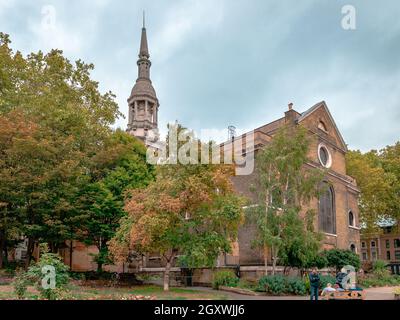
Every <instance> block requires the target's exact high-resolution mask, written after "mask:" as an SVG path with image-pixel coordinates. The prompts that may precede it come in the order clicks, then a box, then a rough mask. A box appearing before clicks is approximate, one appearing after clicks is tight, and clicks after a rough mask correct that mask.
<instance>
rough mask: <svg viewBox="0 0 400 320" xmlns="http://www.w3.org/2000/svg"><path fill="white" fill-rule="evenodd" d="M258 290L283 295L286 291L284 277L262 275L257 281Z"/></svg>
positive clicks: (286, 286) (286, 285)
mask: <svg viewBox="0 0 400 320" xmlns="http://www.w3.org/2000/svg"><path fill="white" fill-rule="evenodd" d="M257 290H258V291H262V292H267V293H269V294H273V295H283V294H286V293H287V292H288V284H287V280H286V277H284V276H281V275H273V276H263V277H261V278H260V280H259V281H258V288H257Z"/></svg>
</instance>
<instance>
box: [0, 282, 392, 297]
mask: <svg viewBox="0 0 400 320" xmlns="http://www.w3.org/2000/svg"><path fill="white" fill-rule="evenodd" d="M394 289H395V288H394V287H384V288H370V289H366V299H367V300H393V299H394V295H393V291H394ZM27 297H28V299H37V298H38V294H37V292H36V290H35V289H34V288H30V289H29V291H28V294H27ZM69 297H73V299H77V300H130V299H133V298H135V297H138V298H139V299H155V300H308V299H309V297H303V296H283V297H282V296H281V297H278V296H277V297H272V296H247V295H242V294H237V293H232V292H223V291H216V290H213V289H211V288H204V287H195V288H171V290H170V292H164V291H163V290H162V288H161V287H160V286H156V285H143V286H132V287H109V286H104V285H102V284H97V285H95V284H93V283H91V284H86V285H83V284H82V283H80V282H77V281H75V282H73V283H72V284H71V285H70V295H69ZM16 298H17V297H16V295H15V294H14V289H13V287H12V285H11V284H10V283H9V282H8V283H4V282H3V285H1V282H0V300H9V299H16Z"/></svg>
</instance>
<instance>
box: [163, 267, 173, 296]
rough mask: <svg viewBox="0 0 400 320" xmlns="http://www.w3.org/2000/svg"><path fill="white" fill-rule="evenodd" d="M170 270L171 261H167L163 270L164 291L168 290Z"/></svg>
mask: <svg viewBox="0 0 400 320" xmlns="http://www.w3.org/2000/svg"><path fill="white" fill-rule="evenodd" d="M170 272H171V261H167V265H166V266H165V272H164V291H169V275H170Z"/></svg>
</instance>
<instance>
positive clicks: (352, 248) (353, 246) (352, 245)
mask: <svg viewBox="0 0 400 320" xmlns="http://www.w3.org/2000/svg"><path fill="white" fill-rule="evenodd" d="M350 250H351V251H352V252H354V253H357V250H356V246H355V244H354V243H352V244H351V246H350Z"/></svg>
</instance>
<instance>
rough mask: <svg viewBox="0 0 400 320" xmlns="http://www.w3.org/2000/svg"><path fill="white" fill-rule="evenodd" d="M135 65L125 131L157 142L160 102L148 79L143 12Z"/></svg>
mask: <svg viewBox="0 0 400 320" xmlns="http://www.w3.org/2000/svg"><path fill="white" fill-rule="evenodd" d="M137 66H138V78H137V80H136V84H135V86H134V87H133V89H132V92H131V95H130V97H129V98H128V106H129V119H128V129H127V132H128V133H130V134H131V135H133V136H135V137H137V138H139V139H141V140H142V141H144V142H148V143H149V142H157V141H158V139H159V133H158V108H159V106H160V104H159V102H158V99H157V95H156V91H155V90H154V87H153V84H152V82H151V80H150V68H151V61H150V54H149V48H148V43H147V34H146V25H145V15H144V13H143V28H142V37H141V41H140V50H139V60H138V61H137Z"/></svg>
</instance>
